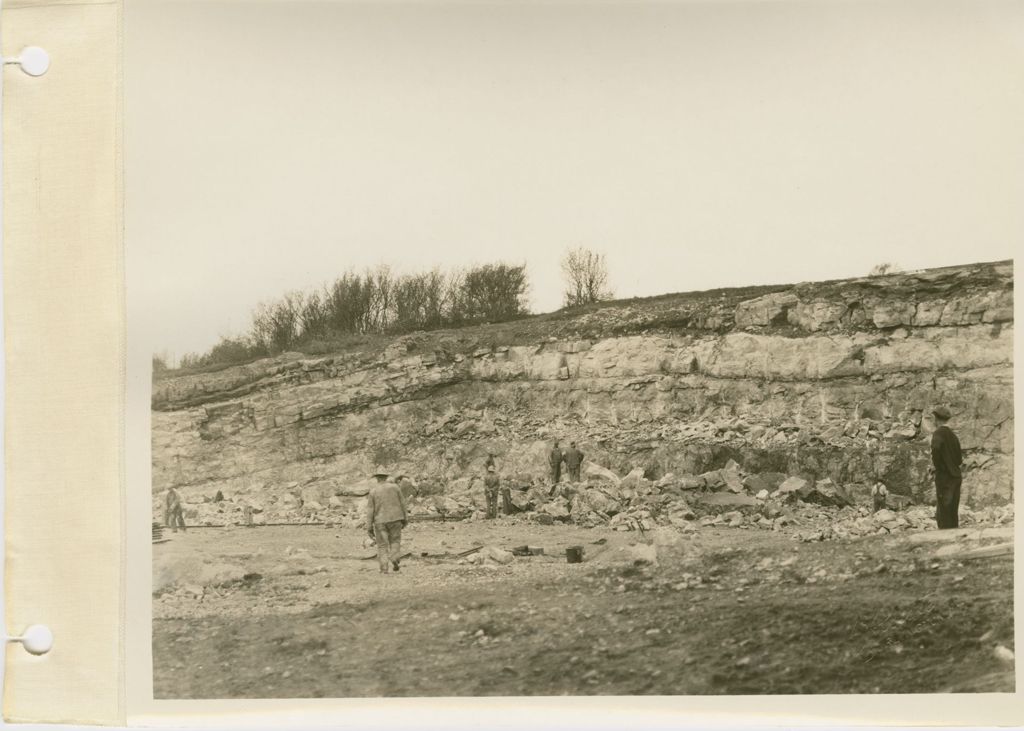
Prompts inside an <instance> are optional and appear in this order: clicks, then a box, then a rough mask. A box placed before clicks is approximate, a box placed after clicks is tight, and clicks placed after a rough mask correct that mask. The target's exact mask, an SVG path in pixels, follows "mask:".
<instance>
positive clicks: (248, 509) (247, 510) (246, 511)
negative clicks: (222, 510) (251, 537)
mask: <svg viewBox="0 0 1024 731" xmlns="http://www.w3.org/2000/svg"><path fill="white" fill-rule="evenodd" d="M242 518H243V519H244V520H245V525H246V526H247V527H249V528H252V526H253V520H252V505H246V506H245V507H244V508H242Z"/></svg>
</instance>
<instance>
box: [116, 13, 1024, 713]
mask: <svg viewBox="0 0 1024 731" xmlns="http://www.w3.org/2000/svg"><path fill="white" fill-rule="evenodd" d="M1020 19H1021V7H1020V5H1019V4H1017V3H1012V2H998V1H992V0H984V1H982V2H966V1H964V0H938V1H937V2H918V1H917V0H896V1H895V2H890V3H873V2H853V1H846V0H840V1H839V2H829V1H820V2H815V1H804V2H791V1H788V0H769V1H764V2H744V1H740V2H687V1H678V2H643V1H641V2H593V3H591V2H561V1H554V2H535V3H534V2H531V3H513V2H481V3H475V2H468V3H467V2H447V1H446V0H436V1H435V0H427V1H426V2H408V3H407V2H394V3H392V2H384V3H377V2H343V1H324V2H306V1H305V0H296V1H293V2H275V1H267V0H261V1H252V2H250V1H248V0H245V1H241V0H232V1H230V2H228V1H221V0H211V1H205V2H191V1H186V0H127V1H126V3H125V13H124V49H125V80H124V83H125V102H124V103H125V120H126V122H125V181H126V182H125V196H126V204H125V205H126V207H125V215H126V227H125V232H126V233H125V248H126V271H127V280H126V282H127V284H126V286H127V288H128V297H129V303H130V306H129V310H130V312H131V318H130V327H129V332H128V338H129V340H130V341H131V342H133V343H135V344H141V345H140V347H145V348H146V349H147V354H148V355H147V358H149V356H150V355H151V371H147V372H145V373H141V374H136V375H137V376H138V379H139V381H140V382H141V383H142V384H143V388H144V389H148V393H147V394H146V398H147V400H148V411H149V418H150V422H149V425H148V427H149V431H148V433H147V439H148V442H149V448H150V454H149V456H148V457H147V463H148V465H149V468H150V471H151V479H150V480H149V482H148V483H146V482H140V481H132V480H129V484H128V490H129V491H131V492H132V493H133V494H134V495H144V496H146V497H145V499H146V500H148V501H149V503H148V504H149V506H150V508H151V512H150V514H149V515H147V516H133V517H132V518H131V519H132V520H133V521H142V522H141V523H140V529H141V530H144V531H145V532H146V534H147V536H148V533H149V530H150V524H151V527H152V542H151V550H152V556H151V574H152V593H151V597H150V598H149V599H148V601H149V602H150V606H151V617H152V637H151V649H152V694H153V698H154V699H157V700H185V699H192V700H194V699H305V698H366V697H388V698H395V697H428V696H433V697H465V696H489V697H493V696H501V697H514V696H738V695H743V696H751V695H764V696H768V695H794V696H798V695H799V696H810V695H826V694H931V693H963V694H976V693H1006V694H1009V693H1014V692H1015V690H1016V687H1015V637H1014V602H1013V598H1014V573H1013V556H1014V526H1015V515H1014V438H1015V437H1014V342H1013V320H1014V302H1013V299H1014V297H1013V289H1014V264H1013V257H1014V252H1015V251H1016V250H1017V249H1018V248H1019V246H1020V243H1021V242H1020V235H1021V232H1022V230H1024V225H1022V224H1024V213H1022V208H1021V206H1020V201H1021V200H1022V199H1024V182H1022V176H1021V164H1022V158H1021V154H1020V152H1021V147H1020V143H1019V140H1018V137H1019V134H1020V129H1021V126H1022V125H1024V97H1022V96H1021V93H1020V73H1019V65H1018V61H1019V59H1020V56H1021V42H1022V41H1021V38H1022V37H1021V35H1020V32H1019V29H1020V22H1019V21H1020ZM1010 21H1013V22H1010ZM130 375H131V374H130Z"/></svg>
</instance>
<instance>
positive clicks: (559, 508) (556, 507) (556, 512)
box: [538, 499, 569, 518]
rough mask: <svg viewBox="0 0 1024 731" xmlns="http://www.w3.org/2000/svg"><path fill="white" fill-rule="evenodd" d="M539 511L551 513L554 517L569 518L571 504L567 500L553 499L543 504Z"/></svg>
mask: <svg viewBox="0 0 1024 731" xmlns="http://www.w3.org/2000/svg"><path fill="white" fill-rule="evenodd" d="M538 512H541V513H544V514H546V515H550V516H551V517H552V518H568V517H569V506H568V504H567V503H566V501H565V500H562V499H559V500H552V501H551V502H549V503H546V504H544V505H541V506H540V509H539V511H538Z"/></svg>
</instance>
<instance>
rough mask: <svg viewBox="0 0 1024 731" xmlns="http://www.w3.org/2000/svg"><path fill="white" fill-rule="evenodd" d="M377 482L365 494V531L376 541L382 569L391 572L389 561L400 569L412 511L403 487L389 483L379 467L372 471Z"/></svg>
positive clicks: (384, 472)
mask: <svg viewBox="0 0 1024 731" xmlns="http://www.w3.org/2000/svg"><path fill="white" fill-rule="evenodd" d="M373 476H374V478H376V480H377V484H376V485H374V486H373V489H372V490H370V494H369V495H367V496H366V532H367V533H369V534H370V537H371V538H373V539H374V540H375V541H376V542H377V561H378V562H379V563H380V572H381V573H382V574H386V573H387V572H388V563H389V562H390V564H391V566H392V567H393V568H394V570H395V571H398V568H399V561H401V558H402V528H404V527H405V526H406V525H407V524H408V523H407V521H408V519H409V514H408V511H407V509H406V505H405V495H403V494H402V489H401V488H400V487H399V486H398V485H396V484H395V483H393V482H388V481H387V479H388V473H387V471H386V470H385V469H384V468H383V467H378V468H377V471H376V472H374V473H373Z"/></svg>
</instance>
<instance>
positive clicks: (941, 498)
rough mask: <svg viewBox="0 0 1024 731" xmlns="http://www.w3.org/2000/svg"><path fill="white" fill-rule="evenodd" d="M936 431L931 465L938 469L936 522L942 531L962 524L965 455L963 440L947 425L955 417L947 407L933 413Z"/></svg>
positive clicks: (939, 408)
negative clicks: (962, 466)
mask: <svg viewBox="0 0 1024 731" xmlns="http://www.w3.org/2000/svg"><path fill="white" fill-rule="evenodd" d="M932 415H933V416H934V417H935V424H936V427H935V431H934V432H933V433H932V465H933V467H934V468H935V521H936V522H937V523H938V525H939V528H957V527H959V525H960V515H959V513H960V483H961V482H962V480H963V475H962V473H961V471H960V468H961V465H962V464H963V454H962V453H961V451H960V440H959V439H957V437H956V434H954V433H953V430H952V429H950V428H949V426H947V423H948V422H949V420H950V419H951V418H953V415H952V414H951V413H950V411H949V409H947V408H946V407H945V406H939V407H937V408H935V409H934V410H933V411H932Z"/></svg>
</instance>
